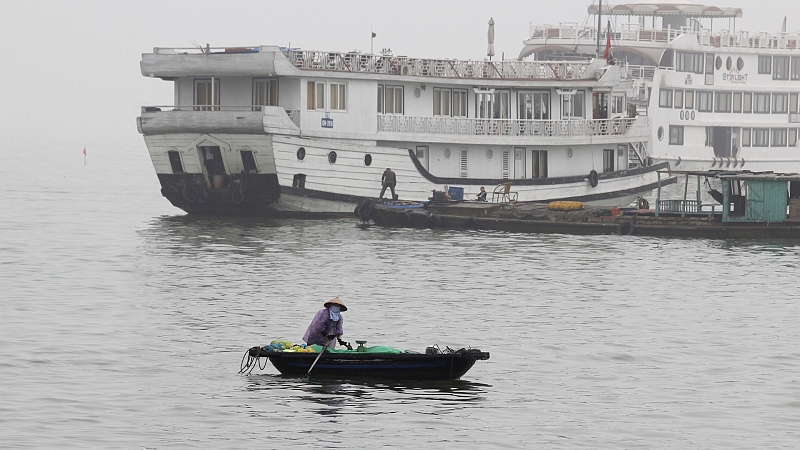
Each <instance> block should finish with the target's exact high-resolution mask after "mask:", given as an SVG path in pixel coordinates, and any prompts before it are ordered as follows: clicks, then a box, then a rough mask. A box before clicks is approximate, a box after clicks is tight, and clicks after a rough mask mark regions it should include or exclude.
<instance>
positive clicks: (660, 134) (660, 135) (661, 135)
mask: <svg viewBox="0 0 800 450" xmlns="http://www.w3.org/2000/svg"><path fill="white" fill-rule="evenodd" d="M658 140H659V141H663V140H664V127H658Z"/></svg>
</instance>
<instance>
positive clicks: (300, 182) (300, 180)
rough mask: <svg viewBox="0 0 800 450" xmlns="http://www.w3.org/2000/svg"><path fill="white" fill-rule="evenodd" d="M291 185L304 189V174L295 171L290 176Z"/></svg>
mask: <svg viewBox="0 0 800 450" xmlns="http://www.w3.org/2000/svg"><path fill="white" fill-rule="evenodd" d="M292 187H295V188H299V189H305V188H306V174H304V173H296V174H295V175H294V177H293V178H292Z"/></svg>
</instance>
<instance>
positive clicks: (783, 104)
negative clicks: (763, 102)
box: [772, 94, 789, 114]
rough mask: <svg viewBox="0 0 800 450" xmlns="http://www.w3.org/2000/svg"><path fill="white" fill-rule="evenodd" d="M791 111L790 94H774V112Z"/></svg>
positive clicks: (783, 112)
mask: <svg viewBox="0 0 800 450" xmlns="http://www.w3.org/2000/svg"><path fill="white" fill-rule="evenodd" d="M788 112H789V94H772V113H773V114H786V113H788Z"/></svg>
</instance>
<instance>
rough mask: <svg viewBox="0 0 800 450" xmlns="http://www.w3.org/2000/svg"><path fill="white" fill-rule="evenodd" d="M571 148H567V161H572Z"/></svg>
mask: <svg viewBox="0 0 800 450" xmlns="http://www.w3.org/2000/svg"><path fill="white" fill-rule="evenodd" d="M572 155H573V152H572V147H567V159H572Z"/></svg>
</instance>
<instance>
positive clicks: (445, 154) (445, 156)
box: [444, 148, 450, 159]
mask: <svg viewBox="0 0 800 450" xmlns="http://www.w3.org/2000/svg"><path fill="white" fill-rule="evenodd" d="M444 159H450V149H449V148H446V149H444Z"/></svg>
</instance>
